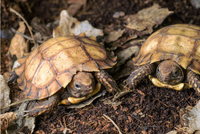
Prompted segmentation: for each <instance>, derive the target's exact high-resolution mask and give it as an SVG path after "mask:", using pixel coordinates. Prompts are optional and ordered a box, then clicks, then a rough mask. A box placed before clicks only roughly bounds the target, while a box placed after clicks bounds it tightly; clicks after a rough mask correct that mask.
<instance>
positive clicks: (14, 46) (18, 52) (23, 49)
mask: <svg viewBox="0 0 200 134" xmlns="http://www.w3.org/2000/svg"><path fill="white" fill-rule="evenodd" d="M25 29H26V27H25V25H24V22H22V21H21V22H19V29H18V30H17V31H18V32H20V33H24V32H25ZM8 51H9V53H10V55H11V56H12V57H13V56H14V55H15V56H16V57H17V59H18V58H21V57H22V56H23V54H24V53H27V52H28V47H27V44H26V42H25V39H24V37H23V36H22V35H20V34H17V33H16V34H15V36H14V37H13V39H12V40H11V44H10V47H9V50H8Z"/></svg>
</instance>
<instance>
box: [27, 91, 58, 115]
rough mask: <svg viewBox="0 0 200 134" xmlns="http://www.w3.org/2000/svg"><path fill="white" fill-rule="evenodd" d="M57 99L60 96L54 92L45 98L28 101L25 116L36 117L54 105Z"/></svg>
mask: <svg viewBox="0 0 200 134" xmlns="http://www.w3.org/2000/svg"><path fill="white" fill-rule="evenodd" d="M59 101H60V97H59V95H58V94H54V95H52V96H50V97H48V98H47V99H45V100H35V101H30V102H29V106H28V110H26V111H25V112H26V113H27V114H26V116H31V117H36V116H38V115H41V114H42V113H44V112H46V111H49V110H51V109H52V108H53V107H55V106H56V105H57V104H58V102H59Z"/></svg>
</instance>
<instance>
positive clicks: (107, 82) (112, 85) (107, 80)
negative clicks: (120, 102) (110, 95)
mask: <svg viewBox="0 0 200 134" xmlns="http://www.w3.org/2000/svg"><path fill="white" fill-rule="evenodd" d="M95 76H96V79H97V81H98V82H100V83H101V84H102V85H104V87H105V88H106V89H107V91H109V92H112V91H115V92H116V91H120V89H119V88H118V86H117V83H116V82H115V80H114V79H113V78H112V77H111V76H110V75H109V74H108V73H107V72H106V71H104V70H100V72H97V73H95Z"/></svg>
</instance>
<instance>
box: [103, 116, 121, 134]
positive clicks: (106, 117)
mask: <svg viewBox="0 0 200 134" xmlns="http://www.w3.org/2000/svg"><path fill="white" fill-rule="evenodd" d="M103 116H105V117H106V118H107V119H109V120H110V121H111V122H112V123H113V125H114V126H115V127H116V128H117V130H118V131H119V134H122V132H121V130H120V128H119V127H118V126H117V125H116V124H115V122H114V121H113V120H112V119H111V118H110V117H108V116H107V115H105V114H103Z"/></svg>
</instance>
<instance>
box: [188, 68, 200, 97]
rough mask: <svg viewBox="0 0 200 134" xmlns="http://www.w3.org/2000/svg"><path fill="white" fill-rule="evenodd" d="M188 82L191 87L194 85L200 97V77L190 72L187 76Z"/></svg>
mask: <svg viewBox="0 0 200 134" xmlns="http://www.w3.org/2000/svg"><path fill="white" fill-rule="evenodd" d="M187 81H188V83H189V84H190V85H192V87H193V88H194V90H196V93H197V95H199V96H200V78H199V75H197V74H195V73H194V72H192V71H189V72H188V74H187Z"/></svg>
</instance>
